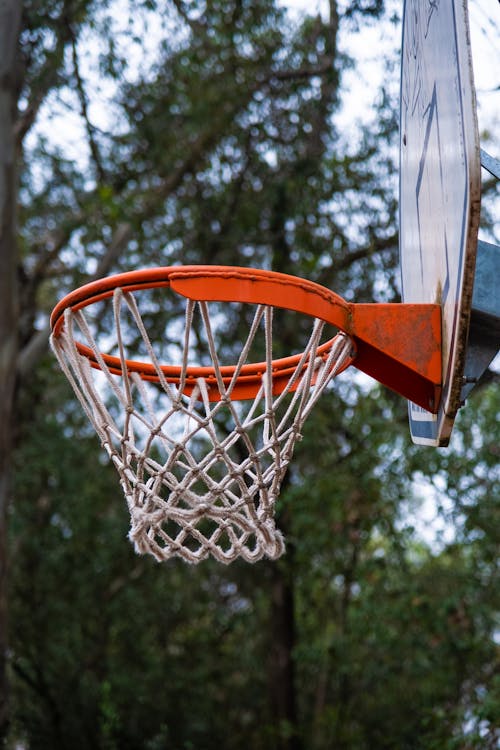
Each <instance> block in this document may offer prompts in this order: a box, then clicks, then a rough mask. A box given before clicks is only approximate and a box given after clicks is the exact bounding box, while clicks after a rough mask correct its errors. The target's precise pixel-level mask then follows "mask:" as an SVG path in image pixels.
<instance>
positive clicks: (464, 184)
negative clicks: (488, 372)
mask: <svg viewBox="0 0 500 750" xmlns="http://www.w3.org/2000/svg"><path fill="white" fill-rule="evenodd" d="M480 197H481V165H480V152H479V136H478V128H477V117H476V102H475V92H474V81H473V72H472V60H471V49H470V39H469V27H468V17H467V3H466V0H406V2H405V6H404V15H403V44H402V58H401V120H400V261H401V275H402V298H403V302H423V303H438V304H440V305H441V306H442V335H443V395H442V398H441V403H440V407H439V412H438V414H431V413H430V412H427V411H425V410H424V409H422V408H420V407H418V406H415V405H414V404H411V403H410V404H409V419H410V430H411V435H412V438H413V441H414V442H416V443H420V444H424V445H435V446H439V445H447V444H448V441H449V438H450V434H451V431H452V428H453V423H454V420H455V416H456V413H457V410H458V408H459V406H460V398H461V396H460V393H461V389H462V384H463V382H462V381H463V372H464V363H465V351H466V347H467V333H468V327H469V319H470V309H471V302H472V289H473V283H474V269H475V257H476V248H477V232H478V225H479V212H480Z"/></svg>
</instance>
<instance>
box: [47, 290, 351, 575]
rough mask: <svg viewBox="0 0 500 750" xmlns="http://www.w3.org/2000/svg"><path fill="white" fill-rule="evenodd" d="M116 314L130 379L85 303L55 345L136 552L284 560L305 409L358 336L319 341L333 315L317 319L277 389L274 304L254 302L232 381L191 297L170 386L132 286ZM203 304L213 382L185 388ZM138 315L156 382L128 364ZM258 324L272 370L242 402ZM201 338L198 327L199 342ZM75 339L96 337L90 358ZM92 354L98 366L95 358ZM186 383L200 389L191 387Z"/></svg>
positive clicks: (71, 314)
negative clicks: (278, 517)
mask: <svg viewBox="0 0 500 750" xmlns="http://www.w3.org/2000/svg"><path fill="white" fill-rule="evenodd" d="M113 311H114V313H113V314H114V321H115V326H116V337H117V342H118V359H119V361H120V367H119V369H120V370H121V377H119V376H117V375H116V374H113V372H112V371H111V370H112V369H113V368H111V370H110V366H109V362H108V360H107V359H106V357H105V356H103V355H102V354H101V352H100V350H99V348H98V346H97V343H96V340H95V337H94V335H93V334H92V331H91V326H90V324H89V322H88V320H87V319H86V316H85V311H84V310H78V311H72V310H71V309H67V310H66V312H65V318H64V325H63V327H62V329H61V331H60V332H59V334H58V335H57V336H52V339H51V343H52V347H53V350H54V352H55V354H56V356H57V358H58V360H59V363H60V365H61V367H62V369H63V371H64V373H65V374H66V376H67V378H68V380H69V381H70V383H71V385H72V387H73V389H74V391H75V393H76V395H77V397H78V399H79V401H80V403H81V404H82V406H83V408H84V410H85V412H86V414H87V416H88V418H89V420H90V421H91V423H92V425H93V426H94V428H95V430H96V432H97V434H98V435H99V438H100V440H101V442H102V445H103V447H104V448H105V450H106V451H107V453H108V454H109V456H110V458H111V460H112V462H113V464H114V465H115V467H116V469H117V470H118V473H119V475H120V481H121V485H122V487H123V491H124V493H125V497H126V500H127V503H128V507H129V511H130V516H131V529H130V534H129V536H130V539H131V540H132V542H133V544H134V546H135V549H136V551H137V552H139V553H150V554H152V555H153V556H154V557H155V558H156V559H157V560H166V559H168V558H171V557H173V556H178V557H181V558H183V559H184V560H187V561H189V562H191V563H197V562H199V561H201V560H203V559H205V558H207V557H209V556H212V557H214V558H216V559H217V560H219V561H220V562H223V563H230V562H232V561H233V560H235V559H236V558H237V557H242V558H244V559H245V560H247V561H249V562H255V561H257V560H259V559H260V558H262V557H264V556H267V557H269V558H271V559H275V558H277V557H279V556H280V555H281V554H282V553H283V551H284V540H283V536H282V534H281V533H280V531H279V530H278V529H277V528H276V526H275V520H274V514H275V502H276V499H277V497H278V495H279V492H280V487H281V483H282V481H283V477H284V475H285V473H286V469H287V466H288V464H289V462H290V459H291V457H292V454H293V450H294V446H295V443H296V441H297V440H298V439H300V436H301V429H302V425H303V423H304V421H305V419H306V417H307V416H308V414H309V412H310V411H311V409H312V407H313V406H314V404H315V403H316V401H317V399H318V398H319V396H320V395H321V393H322V392H323V390H324V389H325V387H326V386H327V385H328V383H329V382H330V380H331V379H332V378H333V377H334V376H335V375H336V374H337V373H338V372H339V371H340V370H341V369H344V368H345V367H346V365H347V364H348V363H349V362H350V360H351V359H352V357H353V345H352V342H351V340H350V339H349V338H348V337H347V336H346V335H345V334H343V333H339V334H338V335H337V336H335V337H334V338H333V339H331V345H328V346H327V347H326V350H325V346H324V343H323V345H322V348H321V350H320V346H321V338H322V333H323V327H324V324H323V322H322V321H320V320H314V321H313V325H312V331H311V334H310V336H309V340H308V342H307V345H306V346H305V348H304V350H303V353H302V355H301V356H300V357H297V361H296V363H295V365H294V367H293V368H292V371H291V372H290V375H289V380H288V384H287V385H286V386H285V388H284V390H283V391H282V392H281V393H279V394H278V395H276V394H275V393H273V388H274V390H276V389H275V387H274V385H273V377H272V372H273V360H272V354H273V308H272V307H269V306H264V305H259V306H257V307H256V310H255V315H254V318H253V322H252V324H251V326H250V328H249V334H248V338H247V340H246V341H245V343H244V346H243V348H242V350H241V355H240V357H239V359H238V363H237V365H236V367H235V368H234V372H233V373H232V375H231V377H230V378H228V377H227V374H226V373H225V375H226V376H225V377H223V371H224V368H221V365H220V364H219V358H218V354H217V351H216V343H215V336H214V330H213V329H214V322H213V320H212V323H211V319H210V315H209V310H208V307H207V305H206V303H203V302H192V301H190V300H187V301H186V329H185V339H184V352H185V354H184V356H183V359H182V364H181V365H180V366H179V375H178V378H177V381H178V382H176V383H172V382H169V378H168V377H167V376H166V374H165V368H162V366H161V363H160V362H159V361H158V358H157V356H156V355H155V351H154V349H153V346H152V344H151V341H150V338H149V336H148V333H147V331H146V328H145V325H144V322H143V318H142V317H141V314H140V313H139V310H138V307H137V304H136V300H135V298H134V295H133V294H131V293H128V292H123V291H122V290H121V289H117V290H115V292H114V295H113ZM195 311H196V312H197V319H199V320H201V321H203V326H204V340H205V342H206V348H207V350H208V352H209V355H210V360H211V363H212V364H211V373H212V380H211V381H209V380H207V379H206V378H204V377H197V378H196V379H195V380H194V382H193V386H192V388H191V389H186V387H185V386H186V383H187V382H188V381H189V378H190V377H191V376H190V370H189V367H188V355H187V352H188V351H189V350H190V348H192V341H193V338H194V334H193V333H192V328H193V319H194V313H195ZM124 313H126V316H125V315H124ZM125 317H126V323H124V318H125ZM131 321H133V323H134V325H135V328H136V331H135V333H136V334H137V336H136V338H140V340H141V343H142V345H143V346H144V347H145V350H146V351H147V353H148V359H149V362H150V363H151V365H152V366H153V368H154V380H155V381H156V382H154V383H151V382H148V380H145V379H144V378H141V376H140V374H138V373H134V372H130V367H127V356H128V352H127V346H126V344H125V343H124V341H125V338H126V336H125V330H124V329H125V326H126V328H127V333H128V332H129V329H130V326H131ZM259 332H260V335H261V336H263V338H264V348H265V367H264V368H263V372H262V375H261V382H260V385H259V386H258V388H257V389H256V390H257V393H256V395H255V396H254V398H252V399H250V400H245V401H233V400H231V393H232V391H233V390H234V388H235V385H236V383H237V381H238V378H240V377H241V375H242V370H243V372H244V368H245V365H247V364H248V358H249V354H250V352H251V351H252V347H253V345H254V340H255V338H256V336H257V335H258V333H259ZM199 336H200V331H199V330H197V331H196V338H197V340H198V339H199ZM77 341H79V342H80V343H81V344H82V343H83V344H84V345H85V346H88V348H89V356H82V354H81V353H80V352H79V350H78V348H77V343H76V342H77ZM80 348H81V347H80ZM90 359H92V360H93V361H94V365H97V367H96V366H94V367H92V366H91V365H90V361H89V360H90ZM191 381H192V378H191ZM214 382H215V384H216V385H214ZM214 387H215V388H216V389H217V391H218V393H217V394H216V397H217V399H218V400H215V401H214V400H213V392H212V393H211V390H212V389H213V388H214ZM184 390H188V391H189V390H191V392H190V395H185V393H183V391H184Z"/></svg>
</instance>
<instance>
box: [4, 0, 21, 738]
mask: <svg viewBox="0 0 500 750" xmlns="http://www.w3.org/2000/svg"><path fill="white" fill-rule="evenodd" d="M20 19H21V2H20V1H19V0H3V1H2V2H1V3H0V739H1V738H3V737H5V735H6V733H7V726H8V710H7V506H8V501H9V497H10V485H11V473H12V472H11V466H12V433H13V417H12V415H13V408H12V407H13V400H14V389H15V380H16V361H17V355H18V336H17V323H18V299H17V264H18V257H17V245H16V203H17V173H16V155H15V146H14V121H15V116H16V107H17V75H16V73H17V65H16V63H17V60H16V52H17V41H18V34H19V26H20Z"/></svg>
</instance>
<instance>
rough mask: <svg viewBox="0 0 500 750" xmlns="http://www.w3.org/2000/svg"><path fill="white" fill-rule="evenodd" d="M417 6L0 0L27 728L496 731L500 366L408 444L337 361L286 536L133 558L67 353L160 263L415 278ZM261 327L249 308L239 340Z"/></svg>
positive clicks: (468, 738)
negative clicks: (133, 282)
mask: <svg viewBox="0 0 500 750" xmlns="http://www.w3.org/2000/svg"><path fill="white" fill-rule="evenodd" d="M469 5H470V16H471V33H472V38H473V54H474V61H475V65H476V80H477V87H478V91H477V95H478V105H479V122H480V130H481V145H482V147H483V148H485V149H486V150H487V151H491V153H492V154H493V155H494V156H496V157H498V156H499V155H500V150H499V148H498V137H496V140H495V134H497V133H498V125H499V118H498V112H499V111H500V109H499V107H498V102H499V81H498V71H499V70H500V64H499V63H500V52H499V34H498V27H499V21H500V8H499V6H498V4H497V3H492V2H490V3H487V2H474V1H473V0H471V2H470V4H469ZM401 13H402V3H400V2H394V1H393V0H387V1H386V2H384V0H355V2H347V1H344V0H330V2H322V3H302V4H301V3H297V2H295V3H291V2H290V3H288V2H284V1H283V2H278V1H277V0H258V1H255V0H254V1H253V2H250V1H247V0H190V1H188V0H135V2H133V1H132V0H45V1H44V2H40V0H26V1H25V2H20V1H19V0H6V2H3V3H2V4H1V7H0V70H1V71H2V75H1V76H0V79H1V92H0V96H1V106H0V142H2V144H3V145H2V150H1V152H0V157H1V162H2V164H1V169H2V172H1V179H0V208H1V212H2V214H1V217H2V224H1V226H2V233H1V237H0V271H1V274H0V334H1V335H0V347H1V348H0V365H1V367H0V424H1V426H2V427H1V430H0V440H1V444H0V501H1V505H0V509H1V517H0V532H1V533H0V570H1V576H0V667H1V669H0V723H1V726H2V737H3V740H4V745H5V747H7V748H10V749H12V750H14V748H15V749H16V750H87V749H88V750H90V749H92V750H97V749H102V750H161V749H166V748H168V749H172V750H211V749H212V748H213V749H214V750H215V748H217V750H240V749H242V748H252V749H253V750H327V749H328V750H330V749H333V748H335V749H336V750H337V749H338V750H378V749H379V748H380V749H382V748H384V749H389V748H390V749H394V750H402V749H405V748H408V749H411V750H413V749H415V750H420V749H421V748H422V749H424V748H425V749H426V750H455V749H459V748H460V750H469V748H470V749H472V748H478V749H479V748H480V749H481V750H493V749H496V748H498V744H499V742H500V627H499V618H498V615H499V604H500V586H499V583H500V581H499V569H498V551H499V542H500V468H499V456H500V428H499V416H500V390H499V388H498V380H499V375H498V368H496V369H495V367H493V368H492V369H491V370H490V371H488V372H487V373H486V374H485V376H484V377H483V379H482V382H481V383H480V385H479V386H478V387H477V388H476V390H475V391H474V393H473V395H472V397H471V398H470V400H469V402H468V404H467V407H466V408H464V409H463V410H462V411H461V413H460V416H459V419H458V421H457V426H456V428H455V432H454V436H453V439H452V444H451V447H450V448H449V449H444V450H443V449H440V450H435V449H429V448H417V447H416V446H413V445H412V444H411V441H410V437H409V434H408V426H407V408H406V403H405V402H404V401H403V400H402V399H401V398H399V397H397V396H395V395H393V394H391V393H390V392H389V391H387V390H385V389H383V388H382V387H379V386H378V385H377V384H376V383H374V382H373V381H371V380H368V379H367V378H365V377H360V376H359V375H357V374H356V372H355V371H348V372H347V373H344V374H343V375H342V376H340V377H339V378H338V379H337V381H336V382H335V386H334V387H332V388H331V389H330V391H329V392H328V393H327V395H326V396H323V398H322V400H321V402H320V405H319V406H318V407H317V408H316V410H315V411H314V412H313V413H312V415H311V416H310V418H309V420H308V422H307V425H306V428H305V431H304V438H303V440H302V442H301V443H300V444H299V446H298V447H297V449H296V452H295V456H294V460H293V462H292V464H291V466H290V469H289V472H288V474H287V477H286V480H285V481H284V486H283V490H282V494H281V497H280V501H279V504H278V509H277V524H278V526H279V528H280V529H281V530H282V531H283V533H284V534H285V536H286V541H287V551H286V554H285V555H284V556H283V557H282V558H281V559H280V560H279V561H277V562H269V561H261V562H259V563H257V564H255V565H254V566H250V565H248V564H245V563H235V564H233V565H231V566H229V567H224V566H221V565H220V564H218V563H216V562H210V561H207V562H204V563H201V564H200V565H198V566H188V565H186V564H184V563H182V562H180V561H172V562H168V563H164V564H161V565H160V564H158V563H156V562H155V561H154V560H153V559H151V558H143V557H138V556H136V555H135V554H134V552H133V549H132V547H131V545H130V544H129V542H128V540H127V532H128V524H129V519H128V512H127V508H126V503H125V501H124V499H123V495H122V492H121V488H120V486H119V482H118V477H117V475H116V472H115V471H114V469H113V467H112V466H110V465H109V464H108V461H107V459H106V456H105V454H104V452H103V451H102V449H101V447H100V445H99V442H98V440H97V438H96V437H95V436H94V434H93V432H92V430H91V427H90V425H89V424H88V423H87V420H86V418H85V416H84V414H83V413H82V410H81V408H80V406H79V404H78V403H77V401H76V400H75V398H74V396H73V394H72V393H71V391H70V388H69V385H68V384H67V383H66V381H65V378H64V376H63V375H62V373H61V372H60V370H59V368H58V366H57V363H56V362H55V359H54V357H53V356H52V355H51V354H50V353H49V351H48V343H47V342H48V315H49V313H50V311H51V309H52V307H53V306H54V304H55V303H56V301H57V300H58V299H60V298H61V297H62V296H63V295H64V294H66V293H67V292H69V291H70V290H71V289H73V288H74V287H75V286H78V285H79V284H81V283H84V282H86V281H89V280H91V279H93V278H98V277H100V276H103V275H106V274H108V273H115V272H120V271H125V270H133V269H135V268H140V267H149V266H154V265H174V264H191V263H217V264H232V265H243V266H254V267H259V268H270V269H273V270H275V271H281V272H286V273H291V274H295V275H299V276H304V277H306V278H308V279H311V280H313V281H317V282H319V283H322V284H324V285H326V286H328V287H329V288H331V289H333V290H334V291H336V292H338V293H339V294H341V295H342V296H344V297H345V298H346V299H348V300H349V301H358V302H370V301H399V289H400V283H399V266H398V228H397V225H398V222H397V218H398V217H397V210H398V205H397V191H398V158H399V157H398V107H399V49H400V40H401ZM495 74H496V79H495ZM483 190H484V201H483V211H482V227H481V232H480V236H481V237H482V238H483V239H486V240H489V241H491V242H495V243H497V244H499V243H500V236H499V235H500V224H499V223H498V215H499V214H498V206H499V190H498V187H497V185H496V184H495V182H494V180H493V179H490V178H489V177H488V175H487V173H484V185H483ZM494 219H496V223H495V222H494ZM158 299H159V301H160V304H159V307H160V308H161V297H160V298H158ZM177 314H178V311H176V309H175V307H174V306H172V308H171V309H170V310H169V316H170V321H171V325H172V326H174V329H175V330H179V326H178V318H177ZM102 325H103V326H106V325H107V322H106V321H105V320H103V321H102ZM149 325H150V330H152V331H153V332H154V331H155V325H157V328H156V330H157V332H158V336H160V335H163V331H164V323H161V321H160V320H158V322H157V323H155V316H154V314H151V316H150V320H149ZM162 326H163V327H162ZM244 326H245V320H244V319H243V318H240V317H239V316H235V317H233V318H232V319H231V331H230V335H229V334H228V336H227V347H228V350H227V351H228V352H232V351H233V349H234V346H235V343H236V344H237V343H238V341H240V340H243V336H244ZM293 333H294V331H293V330H287V331H283V333H282V342H283V345H284V347H285V348H286V347H287V346H288V343H289V342H290V346H292V342H293ZM223 354H224V352H221V355H223Z"/></svg>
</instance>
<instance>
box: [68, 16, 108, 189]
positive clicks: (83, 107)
mask: <svg viewBox="0 0 500 750" xmlns="http://www.w3.org/2000/svg"><path fill="white" fill-rule="evenodd" d="M68 30H69V35H70V44H71V56H72V60H73V72H74V75H75V81H76V91H77V94H78V99H79V101H80V114H81V116H82V119H83V121H84V122H85V130H86V131H87V138H88V141H89V147H90V153H91V154H92V158H93V160H94V164H95V168H96V172H97V176H98V180H99V182H101V183H105V182H106V173H105V171H104V168H103V166H102V160H101V155H100V153H99V147H98V145H97V141H96V139H95V132H96V129H95V127H94V126H93V125H92V123H91V122H90V118H89V112H88V100H87V94H86V93H85V86H84V83H83V79H82V76H81V74H80V65H79V60H78V50H77V46H76V37H75V34H74V32H73V29H72V27H71V24H69V23H68Z"/></svg>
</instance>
